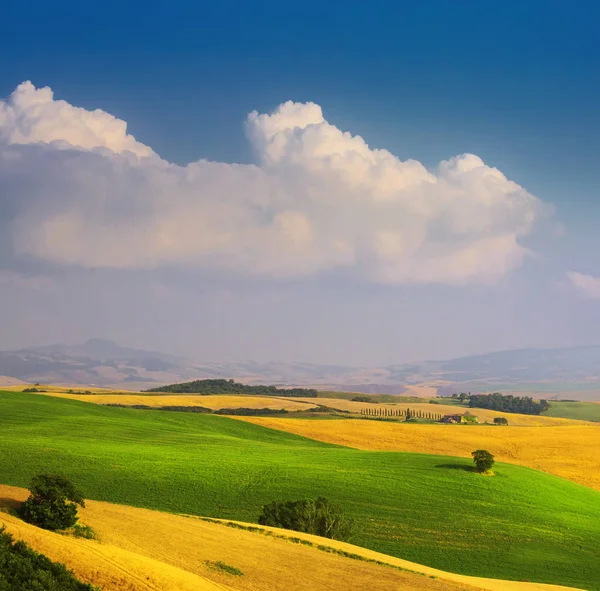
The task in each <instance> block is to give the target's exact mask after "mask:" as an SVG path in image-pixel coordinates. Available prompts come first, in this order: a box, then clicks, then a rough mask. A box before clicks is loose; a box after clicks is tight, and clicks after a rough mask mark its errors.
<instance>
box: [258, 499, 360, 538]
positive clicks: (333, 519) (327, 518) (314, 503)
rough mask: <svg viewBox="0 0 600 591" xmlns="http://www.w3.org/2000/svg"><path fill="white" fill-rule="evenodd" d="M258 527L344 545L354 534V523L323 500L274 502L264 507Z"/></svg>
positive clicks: (339, 508)
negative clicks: (280, 530) (265, 526)
mask: <svg viewBox="0 0 600 591" xmlns="http://www.w3.org/2000/svg"><path fill="white" fill-rule="evenodd" d="M258 523H259V524H260V525H268V526H271V527H282V528H284V529H291V530H294V531H299V532H304V533H307V534H314V535H317V536H321V537H324V538H331V539H334V540H341V541H343V542H345V541H348V540H349V539H350V538H351V537H352V534H353V533H354V520H352V519H350V518H349V517H347V516H346V515H345V513H344V511H343V509H342V508H341V507H340V506H338V505H335V504H333V503H330V502H329V500H328V499H326V498H324V497H318V498H317V499H299V500H297V501H273V502H272V503H269V504H268V505H265V506H264V507H263V510H262V513H261V515H260V517H259V518H258Z"/></svg>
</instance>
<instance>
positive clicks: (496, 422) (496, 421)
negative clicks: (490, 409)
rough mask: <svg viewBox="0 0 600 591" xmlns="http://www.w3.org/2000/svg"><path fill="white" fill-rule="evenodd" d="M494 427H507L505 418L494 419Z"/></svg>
mask: <svg viewBox="0 0 600 591" xmlns="http://www.w3.org/2000/svg"><path fill="white" fill-rule="evenodd" d="M494 425H508V419H507V418H506V417H494Z"/></svg>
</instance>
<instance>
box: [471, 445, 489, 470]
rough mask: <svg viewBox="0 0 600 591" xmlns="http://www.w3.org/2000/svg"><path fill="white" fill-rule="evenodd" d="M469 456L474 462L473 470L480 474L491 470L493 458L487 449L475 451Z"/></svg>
mask: <svg viewBox="0 0 600 591" xmlns="http://www.w3.org/2000/svg"><path fill="white" fill-rule="evenodd" d="M471 455H472V456H473V461H474V462H475V469H476V470H477V472H480V473H481V474H483V473H484V472H488V471H489V470H491V468H492V466H493V465H494V462H495V460H494V456H493V455H492V454H491V453H490V452H489V451H487V449H477V450H475V451H473V452H471Z"/></svg>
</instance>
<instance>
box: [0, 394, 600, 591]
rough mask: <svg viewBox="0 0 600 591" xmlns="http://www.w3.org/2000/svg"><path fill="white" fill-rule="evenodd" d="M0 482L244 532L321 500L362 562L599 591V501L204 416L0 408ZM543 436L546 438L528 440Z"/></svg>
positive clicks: (500, 473) (81, 406) (514, 475)
mask: <svg viewBox="0 0 600 591" xmlns="http://www.w3.org/2000/svg"><path fill="white" fill-rule="evenodd" d="M0 416H2V438H1V439H0V474H1V475H2V480H3V481H4V482H5V483H7V484H12V485H20V486H23V485H26V484H27V483H28V481H29V478H30V477H31V476H32V475H33V474H34V473H36V472H39V471H41V470H44V471H60V472H64V473H66V474H67V475H69V476H70V477H72V478H73V480H74V481H76V482H77V483H78V484H79V485H80V486H81V488H82V489H83V491H84V494H85V496H86V497H87V498H91V499H96V500H105V501H111V502H117V503H124V504H128V505H133V506H139V507H146V508H151V509H158V510H163V511H169V512H174V513H186V514H194V515H208V516H212V517H221V518H227V519H235V520H242V521H255V520H256V518H257V516H258V513H259V512H260V508H261V507H262V505H263V504H265V503H266V502H269V501H271V500H273V499H280V498H288V499H289V498H302V497H306V496H316V495H324V496H327V497H329V498H331V499H335V500H336V501H339V502H341V503H342V504H343V505H344V506H345V507H346V509H347V511H348V512H349V513H350V514H351V515H352V516H353V517H354V518H355V519H356V520H357V521H358V522H359V523H360V531H359V533H358V534H357V536H356V539H355V540H354V542H355V543H356V544H358V545H360V546H363V547H365V548H369V549H371V550H375V551H378V552H382V553H384V554H389V555H392V556H396V557H399V558H403V559H406V560H410V561H413V562H417V563H421V564H425V565H428V566H431V567H435V568H439V569H442V570H446V571H452V572H456V573H460V574H468V575H473V576H480V577H492V578H501V579H509V580H531V581H538V582H544V583H554V584H561V585H569V586H574V587H579V588H582V589H589V590H594V591H597V590H598V589H600V583H599V581H600V576H599V575H600V567H599V566H598V563H597V560H596V557H597V556H598V554H599V553H600V493H598V492H597V491H595V490H592V489H590V488H586V487H583V486H580V485H577V484H575V483H572V482H569V481H567V480H563V479H561V478H558V477H555V476H551V475H548V474H545V473H542V472H537V471H535V470H531V469H528V468H524V467H520V466H515V465H512V464H502V463H500V464H497V465H496V466H495V472H496V476H494V477H492V478H486V477H482V476H480V475H477V474H475V473H473V472H472V470H471V468H470V466H471V462H470V461H469V460H467V459H464V458H457V457H444V456H434V455H425V454H414V453H392V452H378V451H362V450H356V449H350V448H346V447H340V446H336V445H330V444H326V443H322V442H319V441H314V440H310V439H305V438H303V437H299V436H296V435H292V434H288V433H284V432H281V431H276V430H272V429H268V428H265V427H261V426H258V425H254V424H250V423H247V422H242V421H237V420H233V419H227V418H224V417H219V416H214V415H194V414H192V413H165V412H149V411H136V410H130V409H116V408H108V407H103V406H98V405H92V404H87V403H83V402H77V401H72V400H62V399H58V398H53V397H50V396H40V395H35V394H33V395H29V394H22V393H3V394H2V395H0ZM540 429H545V428H540Z"/></svg>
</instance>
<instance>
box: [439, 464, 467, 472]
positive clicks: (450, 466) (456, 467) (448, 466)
mask: <svg viewBox="0 0 600 591" xmlns="http://www.w3.org/2000/svg"><path fill="white" fill-rule="evenodd" d="M435 467H436V468H443V469H445V470H462V471H463V472H476V471H477V470H476V469H475V466H465V465H464V464H437V465H436V466H435Z"/></svg>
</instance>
